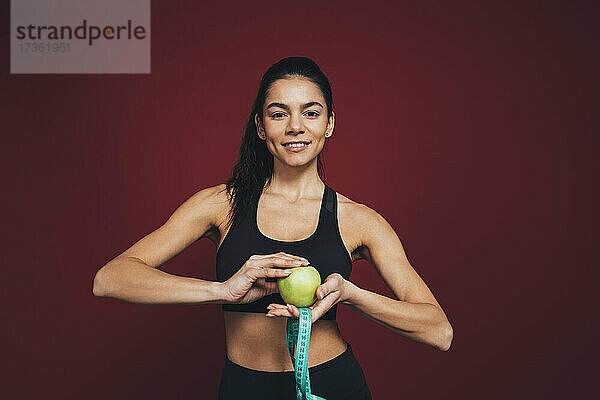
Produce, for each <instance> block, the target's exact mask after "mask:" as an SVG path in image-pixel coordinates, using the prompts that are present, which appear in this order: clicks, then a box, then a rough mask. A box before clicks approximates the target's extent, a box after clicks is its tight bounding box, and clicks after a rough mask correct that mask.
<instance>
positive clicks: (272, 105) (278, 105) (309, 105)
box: [266, 101, 325, 110]
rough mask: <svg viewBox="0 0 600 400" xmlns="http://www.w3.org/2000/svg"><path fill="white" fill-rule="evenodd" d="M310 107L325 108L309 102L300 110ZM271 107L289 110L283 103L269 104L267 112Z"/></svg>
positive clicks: (317, 103)
mask: <svg viewBox="0 0 600 400" xmlns="http://www.w3.org/2000/svg"><path fill="white" fill-rule="evenodd" d="M311 106H319V107H321V108H325V107H323V105H322V104H321V103H319V102H318V101H311V102H309V103H306V104H305V105H303V106H302V109H303V110H304V109H305V108H308V107H311ZM271 107H279V108H283V109H284V110H289V109H290V108H289V107H288V106H287V104H283V103H271V104H269V105H268V106H267V108H266V109H267V110H268V109H269V108H271Z"/></svg>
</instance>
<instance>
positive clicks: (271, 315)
mask: <svg viewBox="0 0 600 400" xmlns="http://www.w3.org/2000/svg"><path fill="white" fill-rule="evenodd" d="M265 315H266V316H267V317H274V315H273V314H265Z"/></svg>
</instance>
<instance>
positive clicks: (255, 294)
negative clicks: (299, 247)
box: [224, 252, 309, 304]
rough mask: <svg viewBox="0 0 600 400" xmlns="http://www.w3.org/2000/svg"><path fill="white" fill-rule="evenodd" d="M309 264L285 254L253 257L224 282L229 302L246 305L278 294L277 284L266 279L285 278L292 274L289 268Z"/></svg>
mask: <svg viewBox="0 0 600 400" xmlns="http://www.w3.org/2000/svg"><path fill="white" fill-rule="evenodd" d="M308 264H309V262H308V260H306V259H305V258H303V257H299V256H295V255H292V254H288V253H284V252H279V253H273V254H265V255H258V254H255V255H252V256H250V258H248V260H246V262H245V263H244V265H243V266H242V268H240V269H239V271H237V272H236V273H235V274H234V275H233V276H232V277H231V278H229V279H228V280H226V281H225V282H224V289H225V296H226V298H227V301H228V302H229V303H235V304H245V303H251V302H253V301H256V300H258V299H260V298H261V297H264V296H267V295H269V294H271V293H277V292H279V289H278V288H277V282H267V281H266V278H285V277H286V276H288V275H289V274H290V273H291V271H289V268H293V267H300V266H307V265H308ZM284 268H288V269H284Z"/></svg>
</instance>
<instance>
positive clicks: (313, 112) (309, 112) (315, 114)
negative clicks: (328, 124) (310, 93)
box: [306, 111, 319, 118]
mask: <svg viewBox="0 0 600 400" xmlns="http://www.w3.org/2000/svg"><path fill="white" fill-rule="evenodd" d="M306 115H308V116H309V117H313V118H316V117H318V116H319V113H318V112H317V111H307V112H306Z"/></svg>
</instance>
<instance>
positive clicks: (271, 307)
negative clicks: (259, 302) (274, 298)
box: [267, 306, 275, 310]
mask: <svg viewBox="0 0 600 400" xmlns="http://www.w3.org/2000/svg"><path fill="white" fill-rule="evenodd" d="M274 308H275V307H273V306H267V310H272V309H274Z"/></svg>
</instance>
